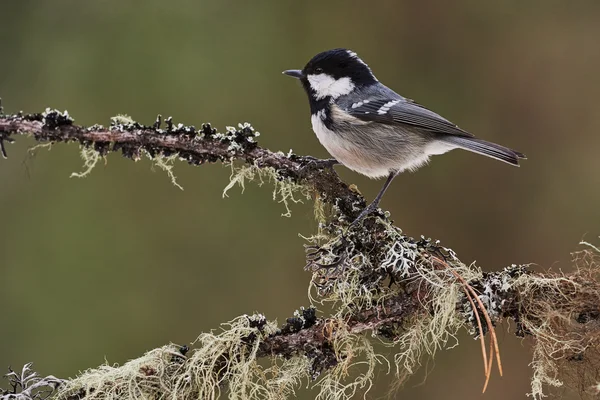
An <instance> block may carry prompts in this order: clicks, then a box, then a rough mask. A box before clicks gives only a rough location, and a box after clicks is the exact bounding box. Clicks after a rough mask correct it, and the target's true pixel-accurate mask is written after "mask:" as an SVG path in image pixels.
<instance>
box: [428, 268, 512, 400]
mask: <svg viewBox="0 0 600 400" xmlns="http://www.w3.org/2000/svg"><path fill="white" fill-rule="evenodd" d="M433 258H434V259H435V260H436V261H438V262H439V263H440V264H441V265H442V266H444V267H445V268H446V269H448V270H449V271H450V272H451V273H452V274H453V275H454V276H455V277H456V279H458V280H459V281H460V282H461V284H462V285H463V289H464V290H466V291H468V292H470V293H471V296H467V298H468V299H469V302H470V303H471V307H473V313H474V314H475V315H476V316H477V321H478V328H479V332H480V337H483V330H482V329H481V325H479V324H480V320H479V316H478V312H477V309H476V308H475V305H474V304H473V299H475V301H476V302H477V305H478V306H479V309H480V310H481V312H482V313H483V316H484V318H485V322H486V325H487V327H488V330H489V331H490V357H489V364H488V359H487V356H486V354H487V353H486V351H485V344H482V352H483V353H484V361H485V363H486V365H485V367H484V368H485V375H486V380H485V383H484V386H483V392H485V390H486V389H487V385H488V382H489V379H490V375H491V368H492V364H493V358H494V356H495V357H496V359H497V360H498V372H499V373H500V376H502V375H503V373H502V361H501V359H500V348H499V346H498V338H497V336H496V329H495V328H494V325H493V324H492V320H491V318H490V315H489V313H488V312H487V309H486V308H485V306H484V305H483V302H482V301H481V299H480V298H479V296H477V292H475V289H473V287H472V286H471V285H469V283H468V282H467V281H466V280H465V279H464V278H463V277H462V276H461V275H460V274H459V273H458V272H456V271H454V270H453V269H452V268H450V266H449V265H448V264H447V263H446V262H445V261H443V260H440V259H439V258H437V257H433Z"/></svg>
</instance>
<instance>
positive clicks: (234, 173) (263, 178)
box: [223, 162, 318, 217]
mask: <svg viewBox="0 0 600 400" xmlns="http://www.w3.org/2000/svg"><path fill="white" fill-rule="evenodd" d="M247 180H248V181H256V182H258V186H262V185H263V184H264V183H265V182H270V183H271V184H273V200H274V201H277V202H278V203H283V205H284V207H285V210H286V212H285V213H283V214H281V215H282V216H283V217H291V216H292V210H291V209H290V203H302V202H303V199H305V200H310V199H311V198H312V197H311V191H310V189H309V188H308V187H307V186H306V185H301V184H299V183H296V182H294V181H293V180H291V179H290V178H286V177H282V176H280V175H279V174H278V172H277V170H276V169H275V168H272V167H267V168H261V167H259V166H257V165H254V164H253V165H241V166H236V165H235V164H234V163H233V162H231V176H230V178H229V183H228V184H227V186H225V188H224V189H223V197H227V193H228V192H229V190H230V189H231V188H233V187H234V186H235V185H239V186H240V187H241V188H242V193H243V192H244V190H245V188H246V181H247ZM315 212H316V213H317V212H318V211H315Z"/></svg>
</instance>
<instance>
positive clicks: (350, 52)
mask: <svg viewBox="0 0 600 400" xmlns="http://www.w3.org/2000/svg"><path fill="white" fill-rule="evenodd" d="M346 53H348V55H349V56H350V57H352V58H354V59H355V60H356V61H358V62H359V63H361V64H362V65H364V66H365V67H367V68H368V69H369V72H371V75H373V71H371V68H370V67H369V66H368V65H367V63H366V62H364V61H363V60H362V59H361V58H360V57H359V56H358V54H356V53H355V52H353V51H352V50H346ZM373 79H375V81H377V82H379V81H378V80H377V78H375V76H374V75H373Z"/></svg>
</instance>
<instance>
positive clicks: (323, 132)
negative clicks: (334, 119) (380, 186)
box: [311, 115, 393, 178]
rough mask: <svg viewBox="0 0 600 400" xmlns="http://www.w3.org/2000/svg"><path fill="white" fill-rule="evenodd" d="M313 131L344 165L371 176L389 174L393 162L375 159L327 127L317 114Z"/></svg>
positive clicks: (376, 176) (313, 123)
mask: <svg viewBox="0 0 600 400" xmlns="http://www.w3.org/2000/svg"><path fill="white" fill-rule="evenodd" d="M311 122H312V126H313V131H314V132H315V134H316V135H317V138H318V139H319V141H320V142H321V144H322V145H323V147H325V149H326V150H327V151H328V152H329V154H331V155H332V156H333V157H334V158H335V159H336V160H338V161H339V162H340V163H342V164H343V165H344V166H346V167H348V168H350V169H351V170H353V171H356V172H358V173H360V174H363V175H366V176H368V177H370V178H381V177H384V176H387V175H389V172H390V169H392V168H393V165H392V163H385V162H381V160H374V159H373V157H371V156H369V155H367V154H365V153H364V152H363V151H361V150H360V148H358V147H357V146H356V144H354V143H352V142H350V141H348V140H345V139H344V138H343V137H341V136H339V135H337V134H335V133H334V132H332V131H330V130H329V129H327V127H326V126H325V124H324V123H323V120H321V118H319V117H318V116H317V115H313V116H312V118H311Z"/></svg>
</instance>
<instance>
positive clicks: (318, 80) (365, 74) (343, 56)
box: [283, 49, 377, 101]
mask: <svg viewBox="0 0 600 400" xmlns="http://www.w3.org/2000/svg"><path fill="white" fill-rule="evenodd" d="M283 73H284V74H285V75H288V76H291V77H294V78H297V79H300V81H301V82H302V86H304V89H305V90H306V92H307V93H308V96H309V97H310V98H311V100H317V101H318V100H323V99H325V98H333V99H336V98H338V97H340V96H343V95H346V94H349V93H351V92H352V91H354V90H355V89H357V88H360V87H362V86H366V85H371V84H373V83H375V82H377V79H376V78H375V76H374V75H373V72H371V69H370V68H369V66H368V65H367V64H366V63H365V62H364V61H363V60H361V59H360V58H359V57H358V56H357V55H356V53H355V52H353V51H351V50H346V49H333V50H328V51H324V52H322V53H319V54H317V55H316V56H314V57H313V58H312V59H311V60H310V61H309V62H308V64H306V66H305V67H304V68H303V69H302V70H298V69H290V70H287V71H283Z"/></svg>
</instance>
